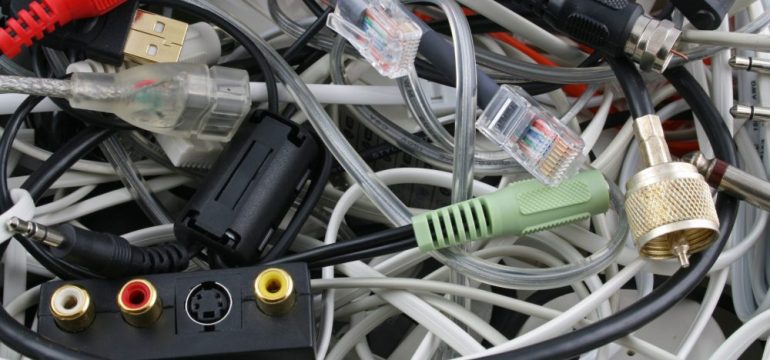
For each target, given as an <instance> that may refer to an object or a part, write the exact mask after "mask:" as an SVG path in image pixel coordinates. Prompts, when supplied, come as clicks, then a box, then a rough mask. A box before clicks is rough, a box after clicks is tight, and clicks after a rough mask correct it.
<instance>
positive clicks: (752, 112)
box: [730, 104, 770, 121]
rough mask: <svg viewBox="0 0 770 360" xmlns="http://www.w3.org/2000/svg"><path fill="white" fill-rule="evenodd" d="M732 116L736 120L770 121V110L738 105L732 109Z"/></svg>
mask: <svg viewBox="0 0 770 360" xmlns="http://www.w3.org/2000/svg"><path fill="white" fill-rule="evenodd" d="M730 115H732V116H733V117H734V118H736V119H743V120H757V121H770V108H766V107H761V106H754V105H740V104H736V105H733V107H732V108H730Z"/></svg>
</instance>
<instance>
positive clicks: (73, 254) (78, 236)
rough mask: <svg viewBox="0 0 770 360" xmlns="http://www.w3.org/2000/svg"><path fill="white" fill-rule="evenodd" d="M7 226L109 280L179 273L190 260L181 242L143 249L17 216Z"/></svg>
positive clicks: (104, 235)
mask: <svg viewBox="0 0 770 360" xmlns="http://www.w3.org/2000/svg"><path fill="white" fill-rule="evenodd" d="M6 225H7V227H8V229H9V230H10V231H11V232H14V233H16V234H20V235H22V236H26V237H28V238H30V239H32V240H36V241H39V242H41V243H43V244H45V245H46V246H48V247H49V248H50V250H51V253H52V254H53V255H54V256H56V257H57V258H60V259H62V260H64V261H66V262H69V263H71V264H75V265H79V266H82V267H85V268H88V269H90V270H92V271H93V272H95V273H97V274H100V275H102V276H104V277H108V278H117V277H124V276H133V275H143V274H154V273H167V272H177V271H181V270H184V269H185V268H186V267H187V264H188V261H189V255H188V252H187V249H186V248H185V247H183V246H182V245H180V244H178V243H166V244H161V245H157V246H152V247H146V248H142V247H138V246H133V245H131V244H130V243H129V242H128V241H127V240H126V239H124V238H122V237H120V236H117V235H113V234H107V233H100V232H95V231H90V230H85V229H81V228H78V227H75V226H72V225H69V224H61V225H57V226H54V227H50V228H49V227H46V226H43V225H40V224H37V223H34V222H31V221H25V220H22V219H19V218H15V217H14V218H11V219H10V220H9V221H8V223H7V224H6Z"/></svg>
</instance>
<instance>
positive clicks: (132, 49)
mask: <svg viewBox="0 0 770 360" xmlns="http://www.w3.org/2000/svg"><path fill="white" fill-rule="evenodd" d="M187 28H188V25H187V24H186V23H183V22H181V21H178V20H174V19H171V18H167V17H164V16H160V15H156V14H153V13H151V12H147V11H142V10H138V11H137V12H136V16H135V17H134V23H133V24H131V31H130V32H129V34H128V39H127V40H126V47H125V49H124V52H125V54H126V57H127V58H128V59H129V60H132V61H134V62H137V63H140V64H146V63H159V62H163V63H165V62H172V63H173V62H177V61H178V60H179V56H180V55H181V54H182V45H183V44H184V40H185V36H186V35H187Z"/></svg>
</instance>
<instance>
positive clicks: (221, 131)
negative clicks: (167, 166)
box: [69, 63, 251, 142]
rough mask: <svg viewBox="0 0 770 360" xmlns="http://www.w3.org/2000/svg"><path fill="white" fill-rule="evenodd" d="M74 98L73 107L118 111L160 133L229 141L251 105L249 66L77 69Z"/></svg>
mask: <svg viewBox="0 0 770 360" xmlns="http://www.w3.org/2000/svg"><path fill="white" fill-rule="evenodd" d="M69 100H70V104H71V105H72V107H75V108H79V109H87V110H95V111H102V112H109V113H114V114H115V115H117V116H118V117H120V118H121V119H123V120H125V121H126V122H128V123H130V124H132V125H134V126H137V127H140V128H142V129H145V130H148V131H152V132H155V133H160V134H167V135H172V136H179V137H184V138H190V139H200V140H211V141H223V142H224V141H229V140H230V139H231V138H232V137H233V135H234V134H235V132H236V130H238V127H239V126H240V125H241V123H242V122H243V119H245V118H246V115H247V114H248V112H249V109H250V108H251V95H250V88H249V75H248V73H247V72H246V71H243V70H239V69H231V68H225V67H218V66H215V67H212V68H210V69H209V67H208V66H206V65H194V64H178V63H173V64H171V63H169V64H150V65H142V66H138V67H134V68H131V69H128V70H125V71H122V72H119V73H117V74H100V73H75V74H73V75H72V93H71V96H70V97H69Z"/></svg>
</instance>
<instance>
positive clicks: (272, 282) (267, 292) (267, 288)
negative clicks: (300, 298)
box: [254, 268, 296, 316]
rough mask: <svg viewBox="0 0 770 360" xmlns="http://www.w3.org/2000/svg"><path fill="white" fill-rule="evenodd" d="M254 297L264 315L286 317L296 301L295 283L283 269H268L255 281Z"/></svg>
mask: <svg viewBox="0 0 770 360" xmlns="http://www.w3.org/2000/svg"><path fill="white" fill-rule="evenodd" d="M254 296H255V297H256V299H257V306H258V307H259V309H260V310H262V312H263V313H265V314H267V315H270V316H279V315H284V314H286V313H288V312H289V311H291V309H292V308H293V307H294V303H295V301H296V295H295V293H294V281H293V280H292V278H291V275H289V273H287V272H286V271H284V270H282V269H278V268H269V269H266V270H264V271H262V272H261V273H259V275H258V276H257V279H256V280H254Z"/></svg>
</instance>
